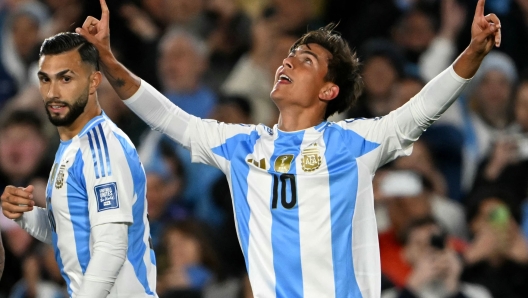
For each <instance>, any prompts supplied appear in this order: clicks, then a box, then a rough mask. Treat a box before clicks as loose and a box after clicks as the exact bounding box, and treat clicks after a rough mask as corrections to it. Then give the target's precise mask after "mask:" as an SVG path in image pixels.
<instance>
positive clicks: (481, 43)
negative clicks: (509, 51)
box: [470, 0, 501, 56]
mask: <svg viewBox="0 0 528 298" xmlns="http://www.w3.org/2000/svg"><path fill="white" fill-rule="evenodd" d="M485 3H486V0H479V2H478V3H477V7H476V9H475V16H474V17H473V23H472V24H471V44H470V47H471V48H472V49H473V50H474V51H475V52H476V53H477V54H480V55H484V56H485V55H486V54H488V53H489V51H491V49H492V48H493V46H496V47H499V46H500V44H501V23H500V20H499V18H498V17H497V16H496V15H495V14H494V13H490V14H487V15H484V5H485Z"/></svg>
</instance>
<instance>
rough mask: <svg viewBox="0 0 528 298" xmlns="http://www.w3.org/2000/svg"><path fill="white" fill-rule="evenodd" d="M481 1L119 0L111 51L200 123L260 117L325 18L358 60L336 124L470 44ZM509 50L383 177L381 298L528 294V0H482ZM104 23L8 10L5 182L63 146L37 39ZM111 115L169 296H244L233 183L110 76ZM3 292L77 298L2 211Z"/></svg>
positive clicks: (57, 3) (24, 3)
mask: <svg viewBox="0 0 528 298" xmlns="http://www.w3.org/2000/svg"><path fill="white" fill-rule="evenodd" d="M476 2H477V1H476V0H354V1H349V0H282V1H281V0H111V1H108V6H109V8H110V12H111V18H110V20H111V22H110V28H111V30H112V31H111V38H112V40H111V44H112V48H113V51H114V53H115V55H116V56H117V57H118V60H120V61H121V62H122V63H123V64H124V65H125V66H127V67H128V68H129V69H131V70H132V71H133V72H134V73H135V74H137V75H138V76H140V77H141V78H143V79H144V80H145V81H147V82H149V83H150V84H151V85H153V86H155V87H156V88H157V89H158V90H160V91H161V92H162V93H163V94H165V95H166V96H167V97H168V98H169V99H170V100H171V101H172V102H173V103H175V104H177V105H178V106H180V107H181V108H182V109H184V110H185V111H187V112H189V113H191V114H194V115H196V116H199V117H202V118H211V119H216V120H218V121H222V122H231V123H255V124H257V123H264V124H266V125H268V126H270V127H271V126H273V125H274V124H275V123H276V121H277V117H278V111H277V108H276V107H275V105H274V104H273V103H272V102H271V101H270V99H269V93H270V91H271V87H272V84H273V80H274V74H275V70H276V68H277V67H278V66H279V65H280V64H281V63H282V60H283V59H284V58H285V57H286V56H287V54H288V50H289V47H290V46H291V45H292V44H293V42H294V41H295V40H296V39H297V38H299V37H300V36H301V35H302V34H303V33H305V32H306V31H308V30H312V29H317V28H319V27H321V26H323V25H325V24H327V23H329V22H335V23H339V25H338V26H337V29H336V30H337V31H339V32H341V34H342V36H343V37H344V38H346V39H347V40H348V42H349V43H350V45H351V47H352V48H354V49H355V50H356V51H357V52H358V54H359V57H360V59H361V63H362V76H363V78H364V83H365V90H364V92H363V94H362V96H361V97H360V98H359V101H358V103H357V104H356V106H355V107H354V108H353V109H351V110H350V111H348V112H346V113H343V114H340V115H335V116H333V117H332V118H331V120H334V121H335V120H341V119H345V118H357V117H382V116H384V115H386V114H387V113H389V112H390V111H392V110H394V109H396V108H398V107H399V106H401V105H402V104H404V103H405V102H406V101H408V100H409V99H410V98H411V97H413V96H414V95H415V94H416V93H417V92H418V91H419V90H420V89H421V88H422V87H423V86H424V84H426V83H427V82H428V81H429V80H431V79H433V78H434V77H435V76H436V75H437V74H438V73H440V72H441V71H443V70H444V69H446V68H447V67H448V66H449V65H450V64H451V63H452V62H453V60H454V59H455V58H456V57H457V55H458V54H459V53H460V52H461V51H462V50H463V49H464V48H465V47H466V46H467V45H468V44H469V38H470V29H469V28H470V26H471V21H472V13H473V11H474V7H475V4H476ZM488 12H494V13H496V14H497V15H498V16H499V18H500V19H501V22H502V28H503V29H502V44H501V47H500V48H497V49H495V50H493V51H492V52H491V53H490V54H489V55H488V56H487V57H486V59H485V60H484V62H483V64H482V66H481V68H480V69H479V71H478V73H477V74H476V76H475V77H474V78H473V80H472V81H471V83H470V84H469V85H468V87H467V88H466V89H465V91H464V92H463V94H462V96H461V97H460V98H459V99H458V100H457V102H456V103H455V104H454V105H453V106H452V107H451V108H449V109H448V111H447V112H446V113H445V115H443V116H442V117H441V119H440V120H439V121H438V122H436V123H435V124H433V126H432V127H430V129H428V130H427V131H426V132H425V133H424V135H423V136H422V137H421V138H420V140H418V141H417V142H416V143H415V145H414V150H413V153H412V154H411V155H410V156H409V157H402V158H400V159H397V160H396V161H394V162H391V163H390V164H387V165H385V166H384V167H382V168H381V169H380V170H379V171H378V172H377V174H376V175H375V177H374V195H375V208H376V216H377V222H378V232H379V242H380V254H381V267H382V274H383V278H382V281H383V282H382V290H383V291H382V297H384V298H387V297H478V298H485V297H512V298H514V297H528V240H527V239H528V238H527V237H528V201H527V200H526V198H527V197H528V55H526V53H528V0H487V1H486V13H488ZM88 15H92V16H95V17H98V16H100V8H99V1H95V0H90V1H88V0H85V1H82V0H0V35H1V38H0V189H4V187H5V186H6V185H15V186H26V185H28V184H32V185H34V186H35V191H34V193H35V198H34V199H35V202H36V205H37V206H41V207H43V206H45V197H44V194H45V191H44V190H45V187H46V181H47V178H48V175H49V171H50V169H51V165H52V161H53V156H54V154H55V150H56V148H57V146H58V142H59V140H58V135H57V133H56V130H55V128H54V127H53V126H51V124H50V123H49V122H48V120H47V117H46V115H45V110H44V108H43V104H42V99H41V98H40V95H39V92H38V80H37V76H36V69H37V68H38V65H37V63H38V50H39V46H40V44H41V43H42V41H43V39H44V38H46V37H48V36H51V35H53V34H56V33H59V32H63V31H73V30H74V29H75V28H76V27H80V26H81V25H82V23H83V21H84V19H85V18H86V16H88ZM98 98H99V102H100V104H101V106H102V108H103V110H104V112H105V113H106V114H107V115H108V116H109V117H110V118H111V119H112V120H113V121H114V122H115V123H116V124H117V125H118V126H119V127H120V128H121V129H122V130H123V131H124V132H125V133H127V134H128V135H129V136H130V138H131V140H132V141H133V142H134V144H135V145H136V148H137V149H138V152H139V154H140V157H141V159H142V162H143V163H144V167H145V171H146V174H147V199H148V214H149V219H150V225H151V233H152V239H153V245H154V247H155V250H156V254H157V267H158V289H157V291H158V294H159V296H160V297H162V298H163V297H184V298H185V297H203V298H216V297H222V298H231V297H232V298H249V297H252V294H251V288H250V286H249V283H248V279H247V274H246V269H245V262H244V259H243V256H242V253H241V250H240V248H239V243H238V239H237V236H236V230H235V225H234V214H233V209H232V207H231V198H230V192H229V186H228V184H227V180H226V179H225V177H224V176H223V174H222V173H221V172H220V171H219V170H217V169H215V168H212V167H209V166H205V165H202V164H192V163H191V157H190V156H189V153H188V152H187V151H186V150H185V149H183V148H182V147H181V146H180V145H178V144H176V143H175V142H174V141H172V140H171V139H169V138H167V137H166V136H164V135H161V134H159V133H157V132H155V131H151V130H150V129H148V128H147V127H146V125H145V124H144V123H143V122H142V121H141V120H139V119H138V118H137V117H136V116H135V115H134V114H133V113H131V112H130V111H129V110H128V109H127V108H126V107H125V105H124V104H123V103H122V102H121V101H120V100H119V98H118V97H117V95H116V94H115V92H114V91H113V89H112V87H111V86H110V84H109V83H108V82H107V81H104V82H103V84H102V86H101V87H100V88H99V89H98ZM0 228H1V230H2V240H3V243H4V246H5V251H6V265H5V271H4V276H3V278H2V280H0V297H13V298H19V297H67V293H66V292H65V283H64V281H63V279H62V277H61V275H60V272H59V270H58V267H57V265H56V263H55V261H54V256H53V250H52V248H51V247H49V246H46V245H44V244H41V243H39V242H38V241H37V240H35V239H33V238H32V237H31V236H29V235H28V234H27V233H26V232H25V231H23V230H22V229H20V228H19V227H18V226H17V225H16V224H15V223H14V222H12V221H10V220H8V219H6V218H5V217H3V216H2V215H0Z"/></svg>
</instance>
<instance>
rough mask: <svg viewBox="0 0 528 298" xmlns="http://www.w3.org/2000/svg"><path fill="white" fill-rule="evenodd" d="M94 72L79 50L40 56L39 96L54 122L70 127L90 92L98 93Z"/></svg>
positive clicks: (82, 111)
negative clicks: (83, 59)
mask: <svg viewBox="0 0 528 298" xmlns="http://www.w3.org/2000/svg"><path fill="white" fill-rule="evenodd" d="M92 73H94V72H93V71H92V67H91V66H89V65H87V64H86V63H84V62H82V61H81V56H80V55H79V52H78V51H77V50H71V51H69V52H66V53H62V54H58V55H43V56H42V57H41V58H40V61H39V73H38V76H39V87H40V95H41V96H42V98H43V100H44V104H45V108H46V112H47V113H48V118H49V120H50V122H51V123H53V125H55V126H70V125H72V123H73V122H74V121H75V120H77V118H78V117H79V116H80V115H81V114H83V113H84V108H85V107H86V104H87V103H88V98H89V95H90V93H95V88H96V86H95V87H94V86H93V85H91V82H92V80H93V77H92Z"/></svg>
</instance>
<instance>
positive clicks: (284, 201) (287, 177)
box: [271, 174, 297, 209]
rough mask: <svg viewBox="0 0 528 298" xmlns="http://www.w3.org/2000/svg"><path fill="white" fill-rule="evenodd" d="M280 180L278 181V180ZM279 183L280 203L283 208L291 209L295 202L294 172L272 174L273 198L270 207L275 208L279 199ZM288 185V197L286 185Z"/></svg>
mask: <svg viewBox="0 0 528 298" xmlns="http://www.w3.org/2000/svg"><path fill="white" fill-rule="evenodd" d="M279 180H280V182H279ZM279 184H280V189H281V191H280V197H281V205H282V207H284V208H285V209H292V208H293V207H295V205H296V204H297V185H296V181H295V175H294V174H281V175H280V177H279V175H273V199H272V201H271V208H272V209H276V208H277V202H278V201H279ZM288 185H289V186H290V193H289V195H290V198H289V199H288V193H287V187H288Z"/></svg>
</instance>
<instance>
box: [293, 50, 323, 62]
mask: <svg viewBox="0 0 528 298" xmlns="http://www.w3.org/2000/svg"><path fill="white" fill-rule="evenodd" d="M293 52H294V53H300V54H308V55H312V56H313V57H314V58H315V60H317V61H319V56H317V54H316V53H314V52H312V51H310V50H294V51H293Z"/></svg>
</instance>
